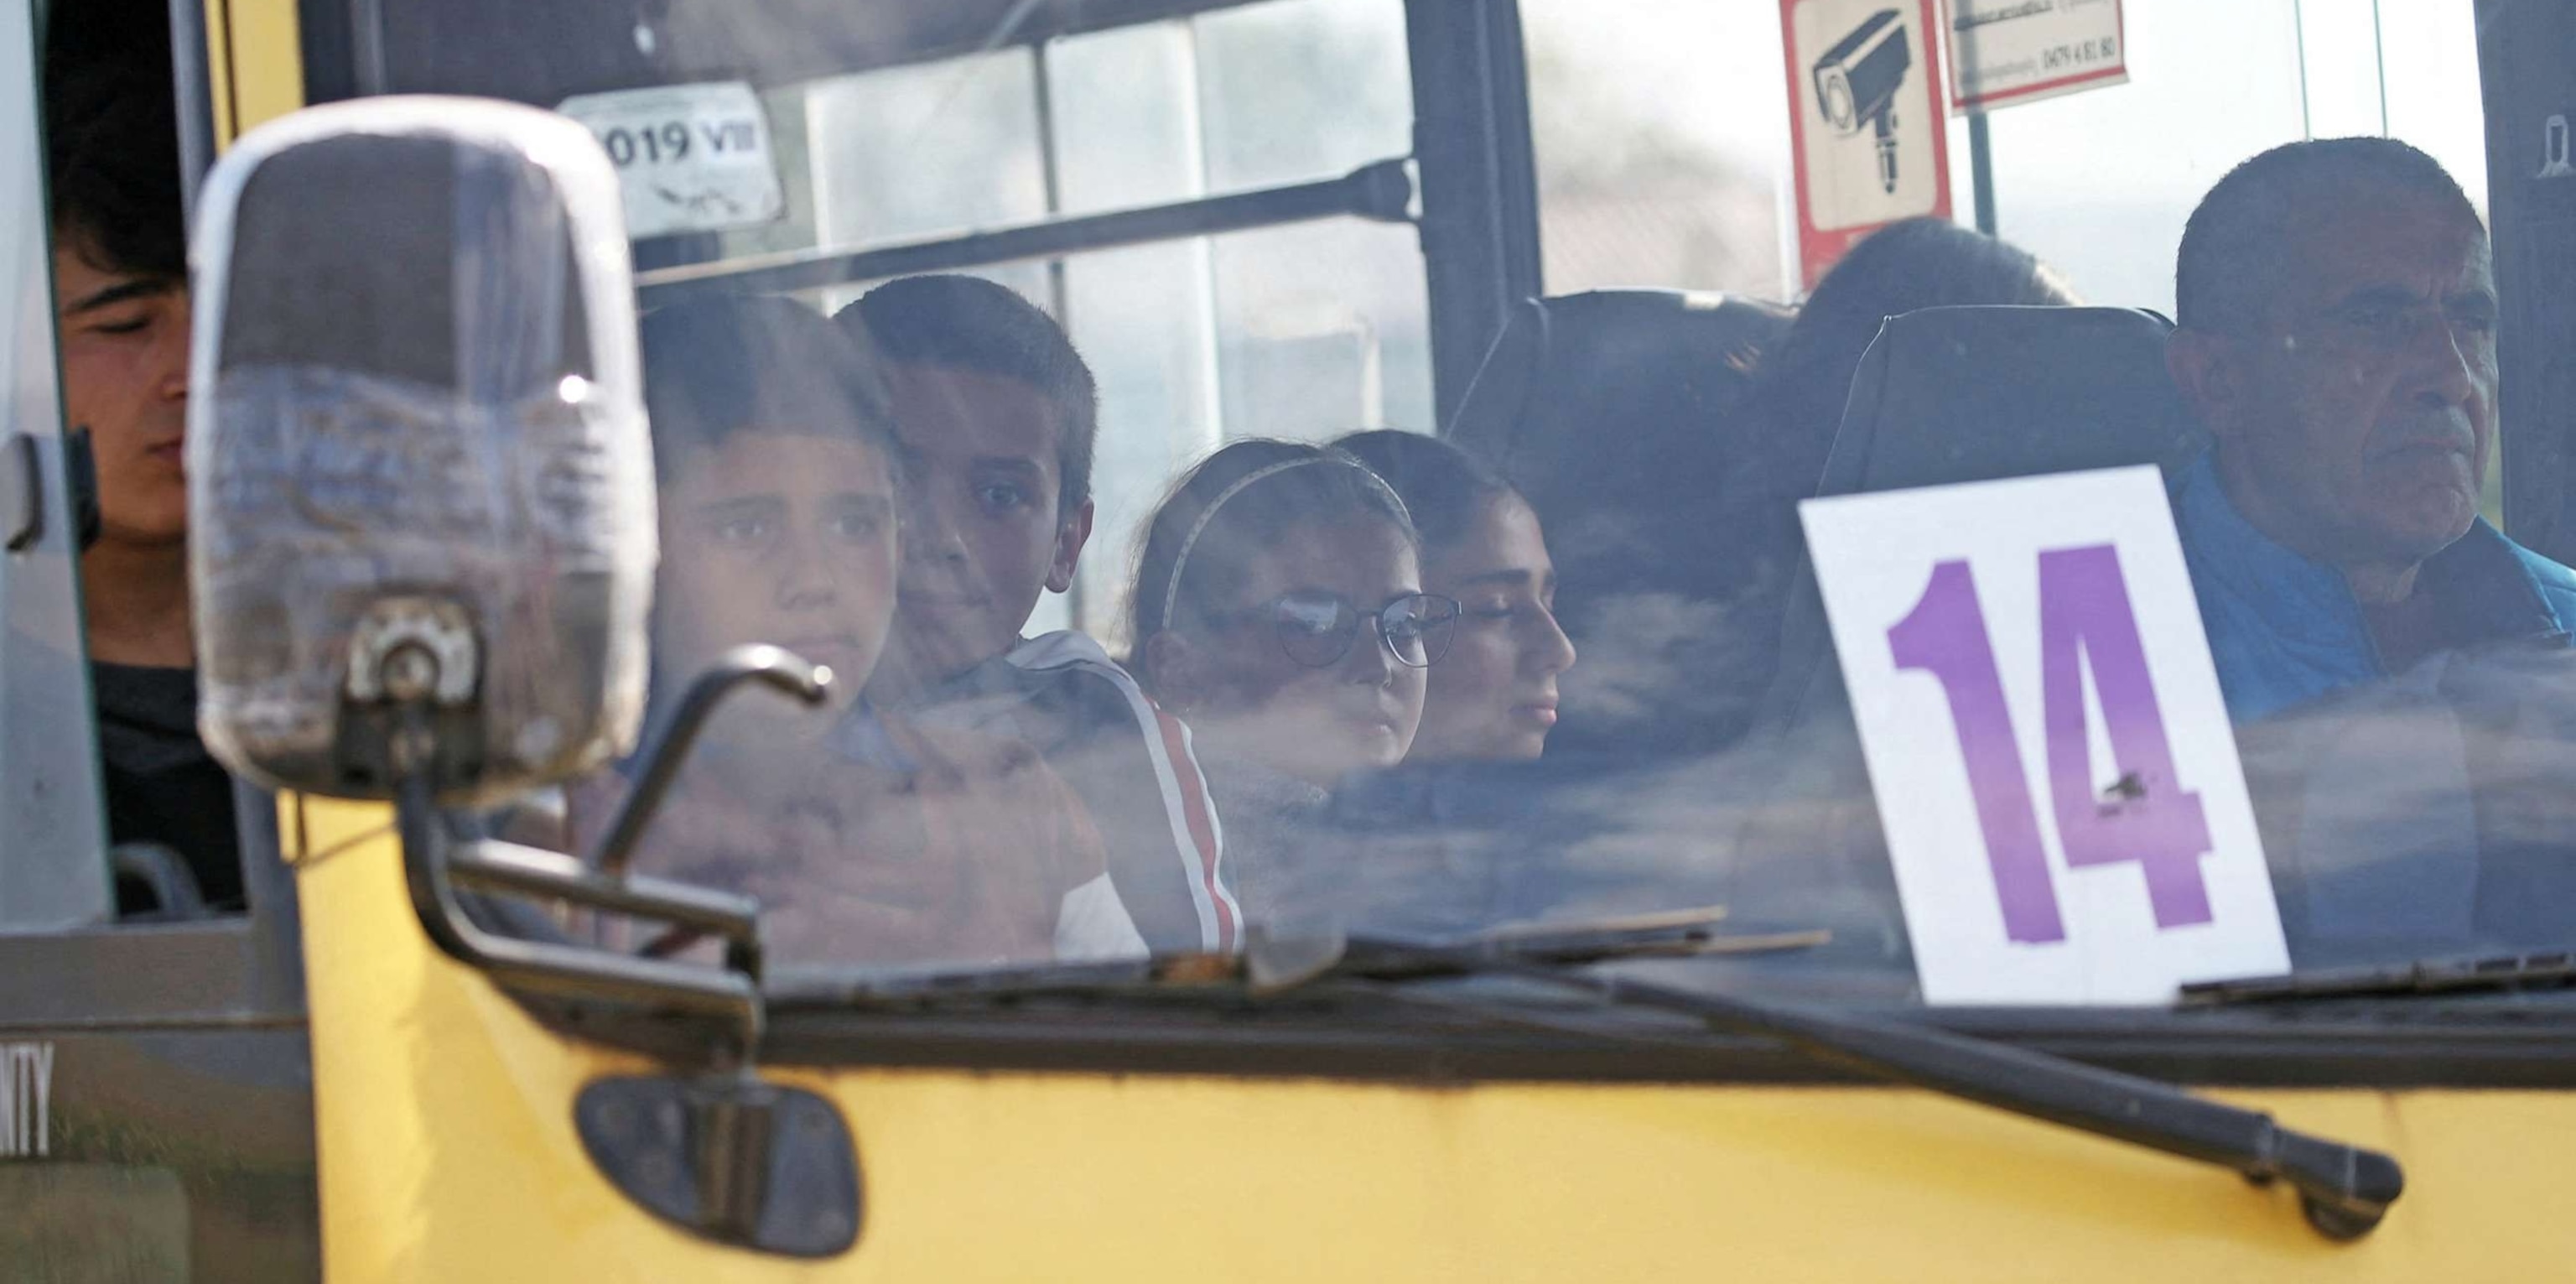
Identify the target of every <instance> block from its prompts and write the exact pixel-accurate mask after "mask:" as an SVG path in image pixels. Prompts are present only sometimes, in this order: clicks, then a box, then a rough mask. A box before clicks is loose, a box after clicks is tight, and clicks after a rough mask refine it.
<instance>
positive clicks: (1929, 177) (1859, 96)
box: [1780, 0, 1950, 288]
mask: <svg viewBox="0 0 2576 1284" xmlns="http://www.w3.org/2000/svg"><path fill="white" fill-rule="evenodd" d="M1780 31H1781V42H1780V43H1781V47H1782V48H1783V49H1784V50H1785V51H1786V52H1787V66H1788V75H1789V145H1790V154H1791V156H1792V158H1793V162H1794V165H1795V169H1796V173H1797V184H1798V266H1799V273H1800V278H1801V279H1802V280H1803V281H1804V282H1805V283H1806V285H1807V286H1808V287H1809V288H1813V287H1814V285H1815V284H1816V282H1817V280H1819V279H1820V278H1822V277H1823V276H1824V274H1825V270H1826V269H1827V268H1830V267H1832V266H1833V265H1834V262H1835V261H1836V260H1838V259H1840V258H1841V257H1842V256H1843V252H1844V251H1845V250H1848V249H1850V248H1851V247H1852V245H1853V243H1855V242H1857V241H1859V240H1860V239H1861V238H1862V237H1865V236H1867V235H1869V234H1870V233H1871V232H1874V231H1876V230H1878V229H1879V228H1881V227H1884V226H1886V225H1887V224H1889V223H1893V222H1896V221H1898V220H1900V219H1908V218H1917V217H1924V216H1931V217H1936V218H1948V217H1949V216H1950V145H1949V112H1948V111H1947V110H1946V106H1947V104H1946V103H1945V102H1944V99H1945V98H1946V97H1947V96H1948V95H1947V90H1948V84H1947V80H1946V78H1945V77H1944V76H1943V75H1942V70H1941V38H1940V36H1941V23H1940V12H1939V0H1780Z"/></svg>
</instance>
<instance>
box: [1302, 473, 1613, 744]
mask: <svg viewBox="0 0 2576 1284" xmlns="http://www.w3.org/2000/svg"><path fill="white" fill-rule="evenodd" d="M1333 444H1334V446H1335V447H1336V448H1338V449H1341V450H1345V451H1348V452H1350V453H1351V454H1352V455H1355V456H1357V457H1358V458H1359V460H1360V462H1362V463H1364V464H1367V465H1368V466H1369V467H1370V468H1371V469H1372V470H1374V471H1375V472H1376V473H1377V475H1378V476H1380V477H1383V478H1385V479H1386V480H1387V484H1388V485H1391V486H1393V487H1394V488H1395V493H1396V494H1397V495H1399V496H1401V497H1403V499H1404V505H1405V508H1406V509H1407V510H1408V511H1410V512H1411V513H1412V515H1413V524H1414V527H1415V529H1417V530H1419V531H1420V532H1421V533H1422V581H1423V586H1424V587H1425V588H1428V589H1430V590H1431V591H1432V592H1434V593H1438V594H1441V595H1443V596H1446V597H1452V598H1456V599H1457V600H1458V601H1459V602H1460V604H1461V605H1462V606H1463V607H1464V608H1465V610H1464V613H1463V614H1462V615H1461V617H1460V619H1459V621H1458V640H1457V642H1456V644H1455V645H1453V646H1451V647H1450V648H1449V654H1448V656H1447V658H1445V659H1443V660H1442V661H1441V662H1440V667H1438V668H1436V669H1433V670H1432V671H1431V673H1430V675H1429V676H1430V684H1429V685H1430V692H1429V695H1428V697H1427V698H1426V700H1425V702H1424V704H1423V708H1422V729H1421V730H1420V731H1419V732H1417V733H1415V735H1414V738H1413V752H1412V753H1411V754H1410V755H1408V761H1412V762H1450V761H1457V760H1462V759H1469V760H1472V759H1486V760H1526V759H1531V758H1536V757H1538V756H1539V754H1540V753H1541V752H1542V751H1544V750H1545V749H1546V748H1547V733H1548V732H1549V730H1551V729H1552V728H1554V727H1555V726H1556V679H1557V675H1558V674H1561V673H1563V672H1565V671H1566V670H1567V669H1569V668H1572V667H1573V666H1574V643H1573V642H1571V641H1569V640H1567V638H1566V636H1565V630H1563V629H1561V628H1558V627H1557V623H1556V609H1555V608H1556V564H1555V563H1554V562H1553V561H1551V560H1549V558H1548V555H1547V540H1546V538H1545V537H1544V536H1542V535H1541V534H1540V532H1539V525H1538V514H1537V513H1535V512H1533V511H1531V509H1530V506H1529V501H1528V500H1525V499H1523V498H1521V496H1520V492H1518V491H1516V490H1514V489H1512V486H1511V483H1509V482H1506V481H1504V480H1503V479H1502V478H1501V477H1499V476H1497V475H1495V473H1494V472H1493V471H1492V470H1491V469H1488V468H1487V467H1485V465H1484V464H1483V463H1481V462H1479V461H1478V460H1477V459H1476V458H1475V456H1473V455H1470V454H1468V453H1467V452H1465V451H1463V450H1460V449H1458V448H1457V447H1455V446H1452V445H1450V444H1449V443H1447V442H1445V441H1441V440H1439V439H1438V438H1435V437H1426V436H1423V435H1422V434H1420V433H1413V432H1397V431H1391V430H1381V431H1378V432H1363V433H1353V434H1351V435H1350V436H1348V437H1344V438H1342V439H1341V440H1340V441H1337V442H1335V443H1333Z"/></svg>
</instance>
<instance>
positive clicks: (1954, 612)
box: [1887, 544, 2210, 943]
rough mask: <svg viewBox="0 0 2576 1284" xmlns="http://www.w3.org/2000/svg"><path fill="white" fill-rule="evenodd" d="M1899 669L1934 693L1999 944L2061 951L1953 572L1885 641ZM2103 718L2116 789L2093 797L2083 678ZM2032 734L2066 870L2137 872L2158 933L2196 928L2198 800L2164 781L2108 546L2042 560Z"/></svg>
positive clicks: (2016, 764) (1998, 708)
mask: <svg viewBox="0 0 2576 1284" xmlns="http://www.w3.org/2000/svg"><path fill="white" fill-rule="evenodd" d="M1887 641H1888V644H1889V646H1890V648H1891V649H1893V650H1894V652H1895V654H1896V667H1897V668H1898V669H1900V670H1902V669H1920V670H1922V671H1924V672H1926V673H1929V674H1931V675H1932V676H1933V677H1934V678H1936V679H1938V680H1939V681H1940V683H1941V690H1942V693H1943V694H1945V695H1946V696H1948V697H1949V701H1950V721H1951V724H1952V726H1953V727H1954V728H1955V729H1956V730H1957V732H1958V735H1959V755H1960V758H1961V759H1962V760H1963V761H1964V762H1965V763H1966V764H1967V769H1968V792H1969V795H1970V796H1971V798H1973V799H1974V801H1975V803H1976V809H1977V826H1978V828H1979V829H1980V830H1982V831H1983V833H1984V836H1985V841H1986V863H1987V865H1988V866H1989V867H1990V868H1991V869H1992V870H1993V872H1994V879H1995V895H1996V898H1997V899H1998V900H1999V901H2000V902H2001V903H2002V906H2003V916H2004V934H2005V935H2006V936H2007V937H2009V938H2010V939H2012V940H2015V941H2023V942H2033V943H2036V942H2046V941H2062V940H2065V939H2066V924H2065V922H2064V920H2063V919H2062V918H2061V917H2060V916H2059V914H2058V909H2057V895H2056V892H2055V891H2054V890H2053V889H2052V887H2051V885H2050V882H2049V875H2048V855H2047V851H2046V849H2045V848H2044V847H2043V846H2042V845H2041V843H2040V837H2039V818H2038V814H2037V812H2036V811H2034V810H2033V808H2032V806H2031V797H2030V783H2029V780H2028V778H2027V776H2026V775H2025V773H2024V772H2023V770H2022V759H2021V741H2020V739H2019V737H2017V736H2016V735H2015V734H2014V732H2013V725H2012V711H2011V710H2010V709H2009V708H2008V707H2006V705H2005V703H2004V689H2003V679H2002V677H2001V675H1999V674H1998V673H1997V672H1996V669H1995V649H1994V645H1993V643H1992V641H1991V640H1990V639H1989V637H1988V635H1987V633H1986V616H1985V609H1984V607H1983V606H1982V605H1981V604H1980V603H1979V602H1978V601H1977V582H1976V578H1975V576H1973V575H1971V574H1970V573H1969V570H1968V564H1967V563H1966V562H1964V561H1947V562H1941V563H1939V564H1937V565H1935V566H1934V567H1933V568H1932V582H1931V584H1930V585H1928V586H1926V587H1925V588H1924V590H1923V597H1922V600H1920V601H1918V602H1916V603H1915V604H1914V609H1913V610H1912V611H1911V612H1909V613H1908V614H1907V615H1906V617H1905V618H1904V619H1903V620H1900V621H1898V622H1897V624H1896V627H1894V628H1892V629H1889V630H1888V631H1887ZM2087 668H2089V669H2090V670H2091V671H2092V674H2093V688H2094V692H2095V694H2096V696H2097V697H2098V698H2099V699H2100V701H2101V705H2102V729H2103V732H2104V738H2105V739H2107V740H2109V741H2110V745H2111V759H2112V764H2113V766H2114V768H2115V769H2116V771H2117V772H2118V780H2119V783H2118V784H2116V785H2114V786H2113V787H2112V789H2111V790H2110V791H2109V792H2108V794H2107V795H2105V796H2097V795H2096V794H2095V793H2094V790H2093V781H2094V780H2095V778H2096V777H2095V776H2094V773H2093V749H2092V744H2091V742H2090V738H2089V737H2088V736H2087V734H2086V725H2085V724H2086V713H2085V701H2084V671H2085V670H2086V669H2087ZM2039 673H2040V721H2041V723H2042V730H2043V731H2044V732H2045V734H2046V739H2047V746H2046V747H2047V754H2046V757H2047V760H2048V791H2049V796H2050V800H2051V802H2052V803H2053V804H2054V813H2055V815H2056V818H2057V836H2058V841H2059V843H2060V844H2061V845H2062V846H2064V848H2065V849H2066V863H2067V864H2068V865H2070V866H2079V867H2080V866H2089V865H2111V864H2117V863H2119V862H2122V861H2135V862H2137V864H2138V867H2139V869H2140V870H2141V871H2142V872H2143V873H2144V875H2145V877H2146V884H2147V903H2148V905H2149V907H2150V908H2152V909H2153V910H2154V912H2155V916H2156V926H2157V927H2159V928H2169V927H2180V926H2184V925H2186V924H2192V923H2206V922H2208V921H2209V919H2210V913H2209V889H2208V887H2207V885H2206V884H2204V883H2203V882H2202V881H2201V875H2200V858H2201V857H2202V856H2204V855H2206V854H2207V853H2208V851H2209V823H2208V820H2207V818H2206V817H2205V816H2203V814H2202V812H2201V807H2200V796H2199V795H2197V794H2193V793H2188V792H2185V791H2184V790H2183V788H2182V787H2181V783H2180V781H2179V779H2178V778H2177V777H2176V776H2175V774H2174V766H2173V750H2172V747H2171V746H2170V745H2169V744H2168V743H2167V742H2166V739H2165V722H2164V714H2163V712H2162V710H2160V709H2159V708H2158V707H2157V704H2156V688H2155V682H2154V680H2153V679H2152V678H2151V677H2150V676H2149V675H2148V673H2147V654H2146V648H2145V646H2144V645H2143V644H2141V643H2140V642H2139V640H2138V622H2137V617H2136V614H2135V613H2134V612H2133V611H2131V610H2130V608H2129V588H2128V583H2127V581H2126V580H2125V579H2124V578H2122V576H2121V574H2120V555H2119V550H2117V549H2116V548H2114V547H2112V546H2111V545H2109V544H2096V545H2090V546H2087V547H2084V548H2068V549H2052V550H2050V551H2047V552H2043V553H2041V554H2040V555H2039Z"/></svg>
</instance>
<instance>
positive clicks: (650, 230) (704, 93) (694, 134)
mask: <svg viewBox="0 0 2576 1284" xmlns="http://www.w3.org/2000/svg"><path fill="white" fill-rule="evenodd" d="M555 110H557V111H559V112H562V113H563V114H564V115H567V116H570V117H572V118H573V119H574V120H577V121H580V122H581V123H582V124H584V125H586V126H588V127H589V129H590V132H591V135H592V136H593V137H595V138H597V139H598V140H599V145H600V146H601V147H604V148H606V149H607V150H608V159H609V160H610V161H611V162H613V163H615V164H616V166H617V177H618V178H619V180H620V181H622V182H623V183H624V184H625V188H626V234H627V235H628V236H630V237H633V238H634V239H636V240H639V241H640V240H642V239H644V238H646V237H648V236H668V235H671V234H673V233H675V232H715V231H722V230H724V229H726V228H732V227H742V226H746V225H748V224H753V223H766V222H769V221H770V220H773V219H776V218H778V217H780V216H781V215H783V214H785V213H786V212H787V195H786V191H785V189H784V188H783V187H782V186H781V185H780V183H779V181H778V159H777V156H776V154H775V153H774V152H772V151H771V149H770V145H769V114H768V113H767V112H765V111H762V110H761V106H760V96H759V95H758V94H755V93H753V92H752V89H751V86H750V85H747V84H744V83H742V82H740V81H729V82H725V83H721V84H708V85H663V86H657V87H655V88H652V89H632V90H624V91H620V92H618V93H612V94H583V95H581V96H580V97H577V98H567V99H565V100H564V101H563V104H562V105H561V106H559V107H557V108H555Z"/></svg>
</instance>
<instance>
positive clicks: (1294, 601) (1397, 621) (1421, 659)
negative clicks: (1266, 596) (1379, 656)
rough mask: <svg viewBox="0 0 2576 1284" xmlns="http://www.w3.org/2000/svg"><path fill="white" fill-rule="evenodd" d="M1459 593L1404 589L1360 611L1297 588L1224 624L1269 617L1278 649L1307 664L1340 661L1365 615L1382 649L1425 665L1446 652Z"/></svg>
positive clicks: (1334, 596) (1332, 596)
mask: <svg viewBox="0 0 2576 1284" xmlns="http://www.w3.org/2000/svg"><path fill="white" fill-rule="evenodd" d="M1458 611H1459V607H1458V599H1456V598H1454V597H1442V596H1440V595H1439V594H1437V593H1409V594H1406V595H1405V596H1403V597H1399V598H1397V599H1395V600H1394V601H1392V602H1389V603H1387V604H1386V605H1384V606H1381V607H1379V608H1378V609H1377V610H1376V611H1374V612H1366V613H1364V612H1362V611H1361V610H1360V609H1359V608H1358V607H1357V606H1354V605H1352V603H1351V600H1350V599H1349V598H1346V597H1343V596H1342V595H1341V594H1339V593H1325V592H1320V591H1314V590H1302V589H1301V590H1299V591H1297V592H1294V593H1282V594H1280V595H1279V596H1278V597H1275V598H1272V599H1271V600H1269V601H1268V602H1265V603H1263V604H1261V605H1259V606H1256V607H1253V608H1251V609H1250V610H1247V611H1244V612H1242V613H1240V614H1238V615H1236V616H1234V617H1232V619H1230V620H1228V621H1225V622H1224V623H1225V624H1227V625H1235V624H1248V623H1254V622H1257V621H1260V620H1263V619H1267V620H1268V621H1269V622H1270V628H1271V632H1272V633H1274V634H1276V635H1277V636H1278V638H1279V649H1280V650H1282V651H1285V652H1287V654H1288V658H1289V659H1291V660H1294V661H1296V662H1297V663H1299V664H1302V665H1304V666H1306V667H1307V668H1309V669H1326V668H1331V667H1332V666H1333V665H1336V664H1339V663H1341V660H1342V657H1343V656H1346V655H1349V654H1350V653H1351V643H1353V642H1355V641H1357V640H1358V639H1359V634H1360V622H1361V621H1362V620H1367V621H1369V622H1370V623H1371V625H1372V627H1373V629H1374V630H1375V632H1376V633H1377V637H1378V640H1379V641H1380V642H1383V643H1385V644H1386V653H1387V654H1388V655H1391V656H1394V657H1395V660H1396V663H1398V664H1401V665H1403V666H1405V667H1406V668H1409V669H1427V668H1430V667H1431V666H1432V665H1435V664H1438V663H1439V662H1440V657H1442V656H1444V655H1447V654H1449V643H1450V640H1451V639H1453V638H1454V637H1456V636H1457V633H1458Z"/></svg>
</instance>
